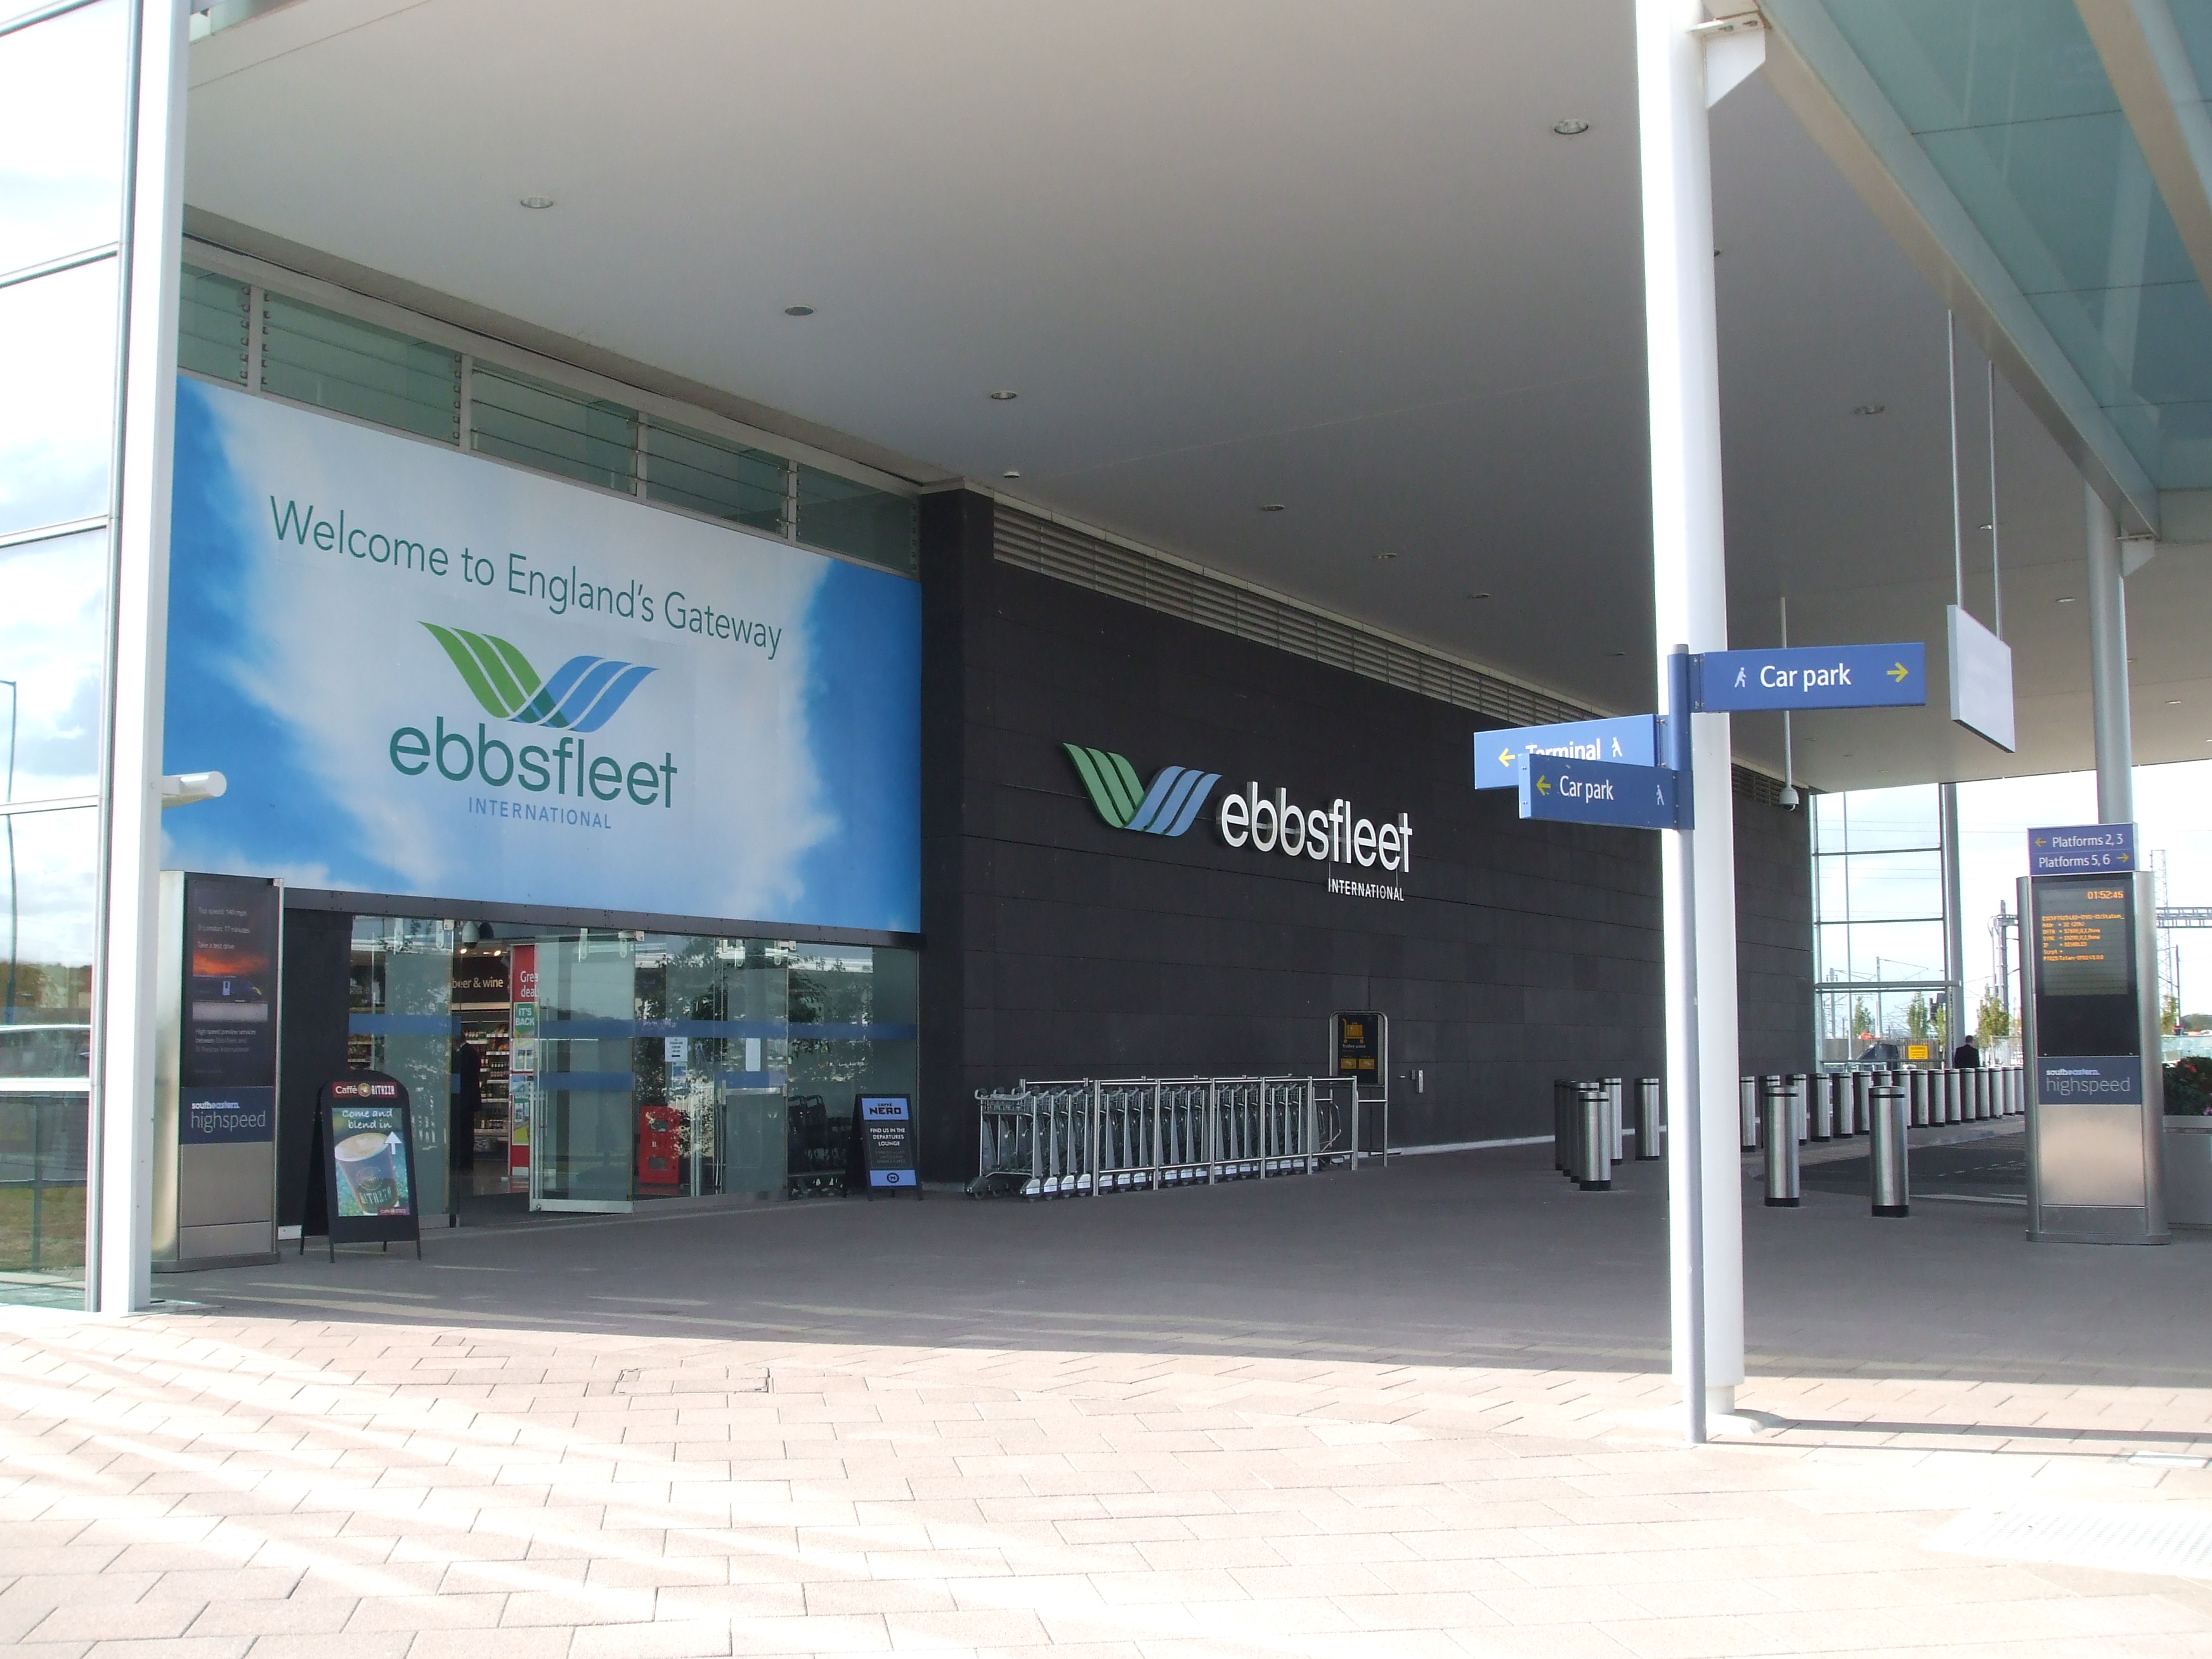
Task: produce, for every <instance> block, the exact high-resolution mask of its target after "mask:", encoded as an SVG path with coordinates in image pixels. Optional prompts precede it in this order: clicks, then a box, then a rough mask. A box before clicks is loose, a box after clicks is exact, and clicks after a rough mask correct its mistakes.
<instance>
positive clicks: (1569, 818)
mask: <svg viewBox="0 0 2212 1659" xmlns="http://www.w3.org/2000/svg"><path fill="white" fill-rule="evenodd" d="M1677 782H1678V778H1677V775H1676V774H1674V773H1673V772H1670V771H1668V769H1666V768H1665V767H1663V766H1615V765H1612V764H1610V763H1607V762H1604V761H1586V760H1576V759H1574V758H1572V757H1560V756H1555V755H1530V756H1528V757H1527V758H1526V759H1525V760H1523V761H1522V763H1521V777H1520V784H1521V816H1522V817H1524V818H1556V819H1561V820H1564V821H1565V822H1566V823H1615V824H1620V825H1622V826H1624V827H1625V828H1627V829H1675V828H1677V827H1678V825H1679V818H1678V817H1677V811H1676V800H1677V794H1676V785H1677Z"/></svg>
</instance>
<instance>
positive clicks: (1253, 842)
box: [1060, 743, 1413, 900]
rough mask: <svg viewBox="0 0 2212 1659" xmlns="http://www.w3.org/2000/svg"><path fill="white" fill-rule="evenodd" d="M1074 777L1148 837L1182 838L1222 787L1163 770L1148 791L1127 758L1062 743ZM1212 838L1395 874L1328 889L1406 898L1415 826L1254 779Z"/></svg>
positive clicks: (1103, 806) (1193, 774) (1212, 779)
mask: <svg viewBox="0 0 2212 1659" xmlns="http://www.w3.org/2000/svg"><path fill="white" fill-rule="evenodd" d="M1060 747H1061V748H1062V749H1063V750H1066V753H1067V757H1068V759H1069V760H1071V761H1073V763H1075V771H1076V775H1077V776H1078V777H1079V778H1080V779H1081V780H1082V781H1083V787H1084V790H1085V793H1087V794H1088V795H1089V796H1090V797H1091V805H1092V806H1094V807H1096V808H1097V811H1098V816H1099V817H1102V818H1103V819H1104V820H1105V821H1106V822H1107V823H1109V824H1111V825H1112V826H1113V827H1114V828H1115V829H1132V830H1135V831H1138V832H1139V833H1140V834H1144V835H1151V836H1180V835H1182V833H1183V832H1184V831H1186V830H1188V829H1189V828H1190V827H1191V825H1192V824H1194V823H1196V822H1197V821H1198V816H1199V814H1200V812H1201V811H1203V810H1204V809H1205V807H1206V800H1207V799H1208V797H1209V796H1211V795H1212V792H1213V786H1214V785H1215V784H1217V783H1218V782H1220V781H1221V775H1220V774H1219V773H1218V772H1208V771H1205V770H1203V769H1200V768H1198V767H1193V766H1168V767H1163V768H1162V769H1160V771H1159V772H1158V775H1156V776H1154V778H1153V779H1152V782H1151V783H1150V784H1149V785H1146V784H1145V783H1143V782H1141V781H1139V777H1138V775H1137V769H1136V768H1134V767H1133V766H1132V765H1130V764H1129V763H1128V761H1127V759H1126V758H1124V757H1121V756H1120V755H1117V754H1115V753H1114V752H1113V751H1112V750H1107V749H1090V748H1085V746H1084V745H1082V744H1073V743H1067V744H1061V745H1060ZM1213 824H1214V829H1215V832H1216V833H1217V834H1218V835H1219V836H1220V837H1221V840H1222V842H1223V844H1224V845H1225V846H1229V847H1236V848H1250V849H1251V850H1252V851H1254V852H1255V853H1276V854H1281V855H1282V856H1284V857H1285V858H1293V859H1297V858H1303V859H1310V860H1313V861H1314V862H1315V863H1316V864H1349V865H1355V866H1358V867H1359V868H1361V869H1376V870H1381V871H1383V872H1388V873H1389V874H1391V875H1395V876H1396V877H1397V878H1399V879H1398V881H1396V882H1389V881H1376V880H1363V879H1361V878H1358V877H1357V876H1349V875H1346V876H1339V875H1336V874H1334V873H1332V874H1331V875H1330V877H1329V878H1328V890H1329V891H1330V892H1332V893H1335V894H1339V895H1340V896H1345V897H1348V898H1381V899H1395V900H1403V899H1404V897H1405V896H1406V894H1405V888H1404V886H1403V880H1404V878H1405V874H1406V872H1407V871H1408V870H1410V869H1411V868H1412V867H1413V820H1412V819H1411V818H1410V817H1407V815H1406V814H1405V813H1403V812H1401V813H1400V814H1399V815H1398V817H1397V819H1396V821H1395V823H1394V822H1392V821H1391V820H1390V819H1388V818H1384V819H1382V820H1381V821H1379V822H1378V821H1376V820H1374V819H1370V818H1364V817H1359V816H1358V814H1357V813H1356V812H1355V811H1353V809H1352V802H1351V801H1349V800H1348V799H1344V798H1342V797H1339V798H1337V799H1334V800H1332V801H1330V802H1329V804H1328V805H1327V806H1305V805H1300V804H1298V803H1297V802H1295V801H1293V800H1291V798H1290V791H1289V790H1287V789H1276V790H1274V791H1273V793H1269V792H1267V791H1266V790H1263V789H1262V788H1261V787H1260V784H1259V782H1258V781H1257V780H1254V781H1250V782H1248V783H1247V784H1245V785H1244V787H1243V788H1242V789H1235V788H1232V789H1231V790H1229V791H1227V792H1226V793H1224V794H1223V795H1222V797H1221V799H1220V802H1219V804H1218V805H1217V806H1216V807H1215V808H1214V812H1213Z"/></svg>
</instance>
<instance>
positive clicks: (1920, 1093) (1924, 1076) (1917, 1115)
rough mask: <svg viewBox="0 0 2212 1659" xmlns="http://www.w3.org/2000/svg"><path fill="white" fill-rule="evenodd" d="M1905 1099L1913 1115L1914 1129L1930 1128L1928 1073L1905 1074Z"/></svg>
mask: <svg viewBox="0 0 2212 1659" xmlns="http://www.w3.org/2000/svg"><path fill="white" fill-rule="evenodd" d="M1905 1101H1906V1103H1907V1105H1908V1107H1909V1109H1910V1110H1911V1114H1912V1127H1914V1128H1916V1129H1924V1128H1926V1127H1928V1073H1925V1072H1907V1073H1905Z"/></svg>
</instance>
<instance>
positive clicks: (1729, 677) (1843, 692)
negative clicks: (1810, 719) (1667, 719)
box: [1690, 641, 1928, 714]
mask: <svg viewBox="0 0 2212 1659" xmlns="http://www.w3.org/2000/svg"><path fill="white" fill-rule="evenodd" d="M1690 696H1691V699H1692V702H1691V707H1692V708H1695V709H1697V710H1698V711H1699V713H1700V714H1726V713H1729V712H1732V711H1735V710H1738V709H1753V708H1917V707H1919V706H1920V705H1922V704H1924V703H1925V702H1927V701H1928V650H1927V647H1925V646H1923V645H1921V644H1920V643H1919V642H1918V641H1905V643H1903V644H1899V645H1808V646H1801V647H1777V648H1775V649H1772V650H1766V651H1704V652H1700V653H1698V654H1697V655H1695V656H1693V657H1692V658H1691V659H1690Z"/></svg>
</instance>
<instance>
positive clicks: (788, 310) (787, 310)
mask: <svg viewBox="0 0 2212 1659" xmlns="http://www.w3.org/2000/svg"><path fill="white" fill-rule="evenodd" d="M783 314H784V315H785V316H787V317H811V316H812V315H813V314H814V307H812V306H786V307H784V308H783Z"/></svg>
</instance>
